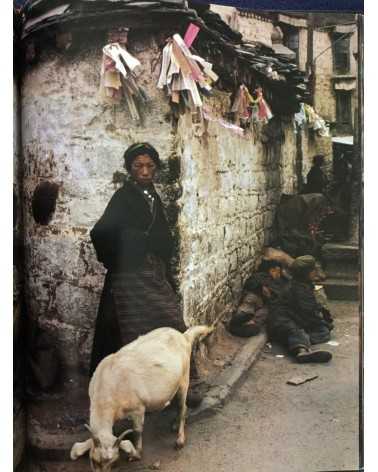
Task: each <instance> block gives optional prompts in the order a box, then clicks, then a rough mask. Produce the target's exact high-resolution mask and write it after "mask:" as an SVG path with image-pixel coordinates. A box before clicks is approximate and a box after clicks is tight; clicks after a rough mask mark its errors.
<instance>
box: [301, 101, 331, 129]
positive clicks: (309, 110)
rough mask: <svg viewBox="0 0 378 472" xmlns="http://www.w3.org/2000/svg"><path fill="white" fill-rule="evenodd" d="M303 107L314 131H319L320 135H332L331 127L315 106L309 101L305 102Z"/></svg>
mask: <svg viewBox="0 0 378 472" xmlns="http://www.w3.org/2000/svg"><path fill="white" fill-rule="evenodd" d="M303 108H304V111H305V115H306V119H307V123H308V127H309V128H312V129H313V130H314V131H317V133H318V135H319V136H322V137H328V136H330V134H329V127H328V126H327V124H326V122H325V120H324V119H323V118H322V117H321V116H319V115H318V114H317V113H316V111H315V110H314V108H313V107H312V106H311V105H308V104H307V103H304V104H303Z"/></svg>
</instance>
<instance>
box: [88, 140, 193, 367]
mask: <svg viewBox="0 0 378 472" xmlns="http://www.w3.org/2000/svg"><path fill="white" fill-rule="evenodd" d="M124 159H125V167H126V169H127V171H128V173H129V179H128V180H127V181H126V182H125V183H124V185H123V187H122V188H120V189H119V190H117V191H116V192H115V194H114V195H113V197H112V198H111V200H110V202H109V204H108V206H107V207H106V209H105V212H104V214H103V215H102V217H101V218H100V219H99V221H98V222H97V223H96V225H95V226H94V228H93V229H92V231H91V233H90V235H91V239H92V242H93V245H94V247H95V250H96V254H97V258H98V260H99V261H100V262H102V263H103V264H104V266H105V267H106V268H107V270H108V271H107V274H106V277H105V283H104V288H103V292H102V296H101V300H100V306H99V310H98V316H97V321H96V329H95V336H94V341H93V349H92V356H91V365H90V375H92V374H93V372H94V370H95V369H96V367H97V365H98V363H99V362H100V361H101V360H102V359H103V358H104V357H105V356H107V355H108V354H111V353H113V352H115V351H117V350H118V349H119V348H121V347H122V346H123V345H124V344H127V343H130V342H131V341H133V340H135V339H136V338H137V337H138V336H140V335H143V334H146V333H148V332H149V331H151V330H153V329H156V328H160V327H163V326H169V327H172V328H175V329H177V330H179V331H181V332H183V331H185V329H186V327H185V324H184V321H183V317H182V313H181V309H180V304H179V300H178V297H177V295H176V294H175V292H174V290H173V288H172V286H171V285H170V283H169V282H168V280H167V275H166V274H167V267H168V264H169V260H170V257H171V253H172V249H173V239H172V235H171V232H170V230H169V227H168V223H167V219H166V217H165V214H164V209H163V205H162V202H161V200H160V197H159V196H158V194H157V193H156V191H155V188H154V185H153V180H154V177H155V174H156V171H157V169H158V168H159V167H160V159H159V154H158V152H157V151H156V149H154V148H153V147H152V146H151V145H150V144H148V143H136V144H133V145H132V146H130V147H129V148H128V149H127V150H126V152H125V154H124Z"/></svg>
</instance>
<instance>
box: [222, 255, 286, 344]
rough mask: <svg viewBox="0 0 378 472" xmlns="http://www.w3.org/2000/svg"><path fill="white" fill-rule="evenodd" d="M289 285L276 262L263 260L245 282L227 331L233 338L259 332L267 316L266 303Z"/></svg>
mask: <svg viewBox="0 0 378 472" xmlns="http://www.w3.org/2000/svg"><path fill="white" fill-rule="evenodd" d="M288 283H289V281H288V279H287V278H286V277H284V276H283V274H282V266H281V263H280V262H279V261H276V260H263V261H262V262H261V264H260V266H259V268H258V272H257V273H256V274H254V275H252V276H251V277H249V279H248V280H247V281H246V283H245V285H244V291H243V295H242V301H241V304H240V305H239V307H238V309H237V312H236V313H235V314H234V315H233V317H232V319H231V321H230V324H229V331H230V333H231V334H233V335H234V336H240V337H250V336H256V335H257V334H259V333H260V332H261V329H262V327H263V325H264V324H265V322H266V319H267V316H268V308H267V305H266V303H267V301H268V300H269V299H270V297H271V296H272V293H273V294H277V293H280V292H281V291H282V290H283V289H284V288H285V287H286V286H287V284H288Z"/></svg>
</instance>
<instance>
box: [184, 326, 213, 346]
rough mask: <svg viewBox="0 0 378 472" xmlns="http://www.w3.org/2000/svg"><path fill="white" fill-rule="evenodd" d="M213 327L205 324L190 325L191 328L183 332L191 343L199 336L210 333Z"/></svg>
mask: <svg viewBox="0 0 378 472" xmlns="http://www.w3.org/2000/svg"><path fill="white" fill-rule="evenodd" d="M214 329H215V326H206V325H199V326H192V327H191V328H189V329H187V330H186V331H185V333H184V336H185V337H186V339H187V340H188V341H189V342H190V344H191V345H193V343H194V341H195V340H196V339H197V338H199V337H200V336H203V337H204V336H207V335H208V334H210V333H212V332H213V331H214Z"/></svg>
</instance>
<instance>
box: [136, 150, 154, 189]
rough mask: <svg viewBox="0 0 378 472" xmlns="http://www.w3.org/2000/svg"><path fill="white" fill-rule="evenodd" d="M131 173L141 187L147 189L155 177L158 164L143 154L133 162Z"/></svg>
mask: <svg viewBox="0 0 378 472" xmlns="http://www.w3.org/2000/svg"><path fill="white" fill-rule="evenodd" d="M130 173H131V176H132V177H133V179H134V180H135V181H136V182H137V183H138V184H139V185H141V186H142V187H147V186H148V185H150V184H151V183H152V182H153V179H154V177H155V173H156V164H155V162H154V161H153V160H152V159H151V157H150V156H149V155H148V154H141V155H140V156H137V157H136V158H135V159H134V160H133V162H132V164H131V172H130Z"/></svg>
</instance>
